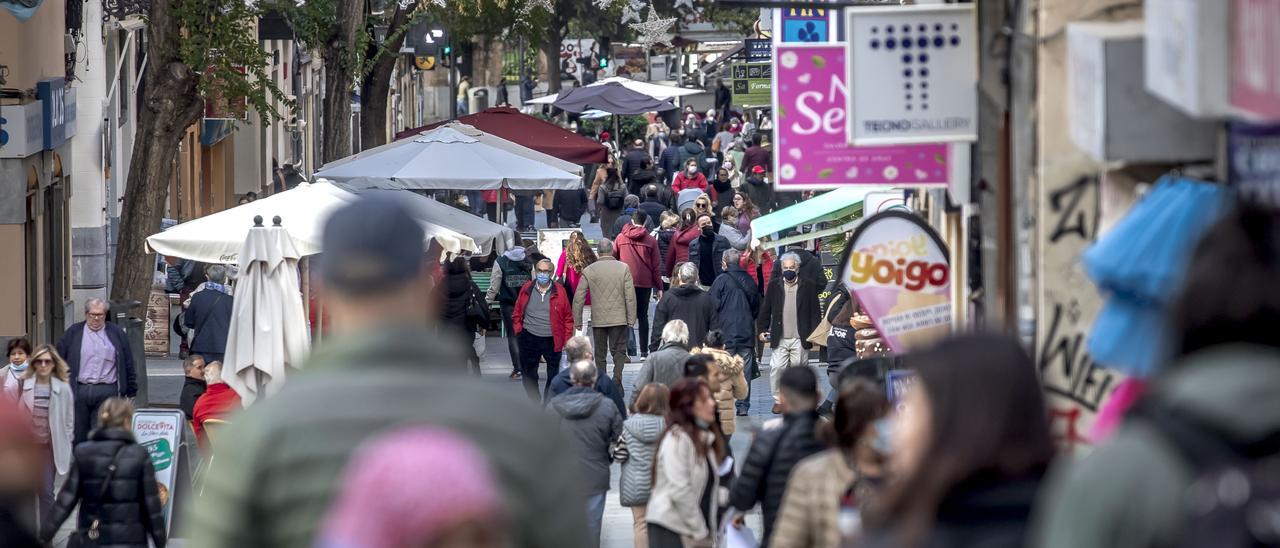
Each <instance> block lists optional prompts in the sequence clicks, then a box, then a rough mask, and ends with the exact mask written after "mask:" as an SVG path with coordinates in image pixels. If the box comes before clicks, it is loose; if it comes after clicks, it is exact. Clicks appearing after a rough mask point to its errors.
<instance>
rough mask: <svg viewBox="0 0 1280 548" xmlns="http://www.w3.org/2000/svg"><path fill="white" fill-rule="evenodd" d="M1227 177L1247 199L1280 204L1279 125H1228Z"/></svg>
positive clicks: (1232, 123) (1270, 204)
mask: <svg viewBox="0 0 1280 548" xmlns="http://www.w3.org/2000/svg"><path fill="white" fill-rule="evenodd" d="M1227 158H1228V162H1227V167H1228V181H1229V182H1230V184H1231V185H1232V186H1234V187H1235V188H1236V191H1237V192H1239V194H1240V196H1241V197H1243V198H1244V199H1246V200H1250V201H1253V202H1257V203H1262V204H1266V205H1269V206H1272V207H1280V125H1259V124H1250V123H1247V122H1238V121H1237V122H1231V123H1230V124H1228V125H1227Z"/></svg>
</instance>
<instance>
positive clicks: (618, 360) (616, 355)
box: [570, 325, 631, 390]
mask: <svg viewBox="0 0 1280 548" xmlns="http://www.w3.org/2000/svg"><path fill="white" fill-rule="evenodd" d="M630 332H631V326H629V325H613V326H609V327H600V326H593V327H592V328H591V335H592V337H593V338H594V339H595V355H596V370H597V374H601V375H603V374H604V371H606V369H605V365H606V364H605V360H606V358H607V357H608V356H609V354H613V380H614V381H615V383H616V384H617V385H618V390H622V368H624V367H626V366H627V333H630ZM570 365H572V364H570Z"/></svg>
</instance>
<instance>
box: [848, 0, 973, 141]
mask: <svg viewBox="0 0 1280 548" xmlns="http://www.w3.org/2000/svg"><path fill="white" fill-rule="evenodd" d="M845 12H846V14H847V15H846V16H847V17H848V20H847V25H846V26H845V29H847V30H846V34H845V35H846V45H847V47H848V49H849V54H848V55H846V56H845V57H846V59H848V65H849V67H848V71H849V72H848V78H849V85H850V88H849V113H850V117H849V124H848V133H849V142H850V143H852V144H854V145H857V146H869V145H890V144H911V143H936V142H942V141H975V140H977V138H978V94H977V93H978V90H977V86H978V49H977V40H978V38H977V36H978V35H977V19H976V16H975V10H974V4H947V5H916V6H893V7H868V8H849V9H846V10H845Z"/></svg>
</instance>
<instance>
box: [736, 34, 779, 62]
mask: <svg viewBox="0 0 1280 548" xmlns="http://www.w3.org/2000/svg"><path fill="white" fill-rule="evenodd" d="M743 49H745V50H746V52H747V62H750V63H754V62H761V61H763V62H768V61H769V60H770V59H773V40H770V39H768V38H747V39H746V40H743Z"/></svg>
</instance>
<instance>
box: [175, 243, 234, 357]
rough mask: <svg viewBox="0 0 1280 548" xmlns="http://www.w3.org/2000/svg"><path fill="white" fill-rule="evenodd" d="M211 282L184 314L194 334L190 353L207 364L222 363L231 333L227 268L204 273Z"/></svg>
mask: <svg viewBox="0 0 1280 548" xmlns="http://www.w3.org/2000/svg"><path fill="white" fill-rule="evenodd" d="M205 277H206V278H208V281H206V282H205V283H204V287H203V288H202V289H201V290H200V291H197V292H195V293H194V294H193V295H191V304H190V305H189V306H187V311H186V312H183V313H182V317H183V318H185V320H184V321H183V325H186V326H187V327H188V328H191V329H194V330H195V336H194V337H192V339H191V351H192V352H194V353H196V354H200V355H201V356H204V359H205V360H206V361H207V362H220V361H222V358H223V356H225V355H226V353H227V333H229V332H230V331H231V312H232V297H231V290H230V289H228V288H227V286H226V283H227V267H225V266H222V265H216V264H215V265H212V266H210V267H209V268H207V269H205Z"/></svg>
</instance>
